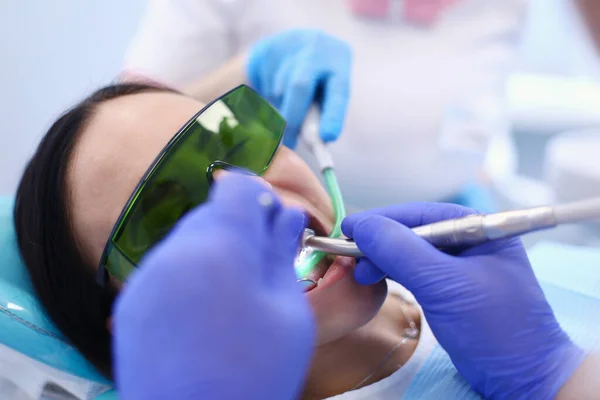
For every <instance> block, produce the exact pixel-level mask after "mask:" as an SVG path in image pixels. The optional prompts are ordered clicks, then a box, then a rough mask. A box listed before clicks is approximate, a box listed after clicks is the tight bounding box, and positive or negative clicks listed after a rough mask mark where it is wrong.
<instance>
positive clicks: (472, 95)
mask: <svg viewBox="0 0 600 400" xmlns="http://www.w3.org/2000/svg"><path fill="white" fill-rule="evenodd" d="M409 3H411V4H412V5H411V4H409ZM432 3H440V4H441V6H440V7H439V8H440V10H438V12H437V18H436V19H435V20H434V21H433V22H430V23H418V22H415V21H414V18H410V17H409V15H410V14H415V13H416V14H419V9H418V8H419V7H421V6H423V7H425V6H428V7H429V6H431V4H432ZM442 3H443V4H442ZM526 3H527V1H526V0H353V1H344V0H327V1H323V0H277V1H274V0H171V1H169V0H153V1H151V5H150V7H149V11H148V14H147V15H146V18H145V20H144V21H143V23H142V27H141V30H140V31H139V33H138V35H137V37H136V38H135V40H134V42H133V44H132V47H131V49H130V52H129V54H128V57H127V61H126V67H127V68H129V69H133V70H135V72H137V73H143V74H146V75H147V76H148V77H149V78H154V79H155V80H158V81H162V82H164V83H167V84H171V85H174V86H180V85H184V84H186V83H189V82H191V81H193V80H195V79H198V78H199V77H200V76H202V74H204V73H207V72H209V71H211V70H213V69H214V68H217V67H219V65H221V64H222V63H223V62H225V61H226V60H228V59H229V58H230V57H232V56H234V55H235V54H236V53H237V52H238V51H240V50H242V49H246V48H248V47H250V46H251V44H252V43H254V42H255V41H256V40H257V39H259V38H261V37H263V36H265V35H267V34H270V33H272V32H275V31H277V30H279V29H282V28H287V27H294V26H295V27H312V28H319V29H323V30H325V31H327V32H328V33H331V34H333V35H335V36H338V37H341V38H343V39H345V40H347V41H348V42H349V43H350V44H351V45H352V47H353V49H354V65H353V80H352V87H351V90H352V94H351V101H350V109H349V114H348V117H347V120H346V124H345V131H344V133H343V135H342V136H341V138H340V139H339V141H338V142H336V143H335V144H334V145H333V146H332V151H333V156H334V159H335V161H336V166H337V172H338V175H339V180H340V183H341V185H342V190H343V192H344V195H345V198H346V201H347V202H348V205H349V208H350V209H351V210H356V209H364V208H370V207H375V206H381V205H388V204H392V203H398V202H403V201H412V200H445V199H449V198H451V197H452V196H454V195H455V194H457V193H458V192H459V191H460V189H461V188H462V187H463V185H465V184H466V183H468V182H469V181H470V180H472V179H475V177H476V175H477V174H478V173H479V172H480V169H481V166H482V164H483V161H484V158H485V154H486V152H487V148H488V145H489V143H490V140H491V138H492V137H493V136H495V135H503V134H505V133H506V132H507V119H506V118H505V117H504V115H505V113H504V110H505V108H504V81H505V78H506V77H507V75H508V73H509V71H510V68H511V65H512V62H513V58H514V56H515V53H516V46H517V42H518V39H519V34H520V31H521V27H522V25H523V20H524V17H525V13H526ZM415 4H416V6H415ZM351 5H354V6H351ZM409 6H411V7H412V8H413V10H412V11H411V10H409ZM365 7H367V8H371V10H367V12H370V13H371V14H373V13H375V14H380V15H379V16H377V17H373V16H372V15H371V16H366V15H365V13H366V12H365V11H364V10H362V11H361V9H364V8H365ZM377 7H379V10H376V11H375V12H373V10H372V9H373V8H377ZM415 7H416V11H415ZM421 8H422V7H421ZM382 10H383V11H382ZM300 152H301V153H302V149H300Z"/></svg>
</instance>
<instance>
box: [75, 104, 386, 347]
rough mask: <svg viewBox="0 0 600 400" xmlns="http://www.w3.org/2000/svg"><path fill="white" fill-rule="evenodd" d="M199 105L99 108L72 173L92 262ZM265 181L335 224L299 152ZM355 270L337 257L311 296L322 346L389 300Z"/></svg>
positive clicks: (316, 217) (277, 164)
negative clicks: (355, 276) (355, 274)
mask: <svg viewBox="0 0 600 400" xmlns="http://www.w3.org/2000/svg"><path fill="white" fill-rule="evenodd" d="M201 107H202V104H201V103H198V102H197V101H195V100H192V99H190V98H187V97H184V96H181V95H177V94H172V93H165V92H155V93H142V94H136V95H130V96H125V97H121V98H118V99H114V100H111V101H108V102H106V103H104V104H102V105H101V106H100V107H99V110H98V112H97V113H96V114H95V116H94V117H93V118H92V120H91V121H90V123H89V125H88V126H87V127H86V129H85V131H84V132H83V134H82V135H81V137H80V139H79V141H78V143H77V144H76V146H75V152H74V154H73V156H72V159H71V163H70V168H69V173H68V175H69V176H68V182H69V192H70V200H71V212H72V220H73V227H74V231H75V236H76V239H77V240H78V243H79V245H80V246H81V248H82V250H83V252H84V254H85V255H86V256H87V257H88V260H87V261H88V262H89V263H91V264H92V265H97V264H98V263H99V260H100V256H101V253H102V250H103V248H104V245H105V244H106V241H107V239H108V236H109V234H110V232H111V230H112V227H113V225H114V224H115V222H116V220H117V218H118V216H119V214H120V212H121V210H122V208H123V206H124V205H125V203H126V201H127V199H128V198H129V196H130V195H131V193H132V192H133V190H134V188H135V186H136V184H137V183H138V181H139V180H140V178H141V177H142V175H143V174H144V173H145V171H146V169H147V168H148V166H149V165H150V164H151V163H152V161H153V160H154V158H155V157H156V156H157V154H158V153H159V152H160V150H161V149H162V148H163V147H164V146H165V145H166V143H167V142H168V141H169V139H171V137H172V136H173V134H174V133H175V132H177V131H178V129H179V128H180V127H181V126H183V125H184V124H185V123H186V122H187V121H188V120H189V119H190V118H191V117H192V116H193V115H194V114H195V113H196V112H197V111H198V110H199V109H200V108H201ZM116 177H118V179H116ZM264 179H265V180H267V181H268V182H269V183H270V184H271V185H272V186H273V188H274V190H275V191H276V192H277V193H278V194H279V195H280V196H281V198H282V200H283V202H284V203H286V204H288V205H296V206H301V207H302V208H304V209H305V210H307V211H308V213H309V214H310V215H311V216H312V217H313V218H312V219H313V224H314V225H316V226H315V227H317V228H321V229H325V230H328V229H330V228H331V226H332V224H333V211H332V209H331V205H330V202H329V198H328V196H327V193H326V192H325V190H324V189H323V188H322V186H321V185H320V183H319V181H318V179H317V178H316V177H315V176H314V174H313V173H312V172H311V170H310V169H309V168H308V166H307V165H306V164H305V163H304V162H303V161H302V160H301V159H300V158H299V157H298V156H297V155H296V153H294V152H293V151H291V150H290V149H288V148H285V147H282V148H280V150H279V151H278V153H277V155H276V157H275V159H274V161H273V163H272V164H271V166H270V168H269V170H268V171H267V173H266V174H265V175H264ZM352 269H353V261H352V260H349V259H344V258H337V259H336V261H335V262H334V267H332V268H330V271H329V272H330V273H329V274H328V275H327V276H326V277H325V278H324V280H323V281H322V284H320V285H319V287H317V288H315V289H313V290H311V291H310V292H308V293H307V296H308V297H309V300H310V302H311V304H312V306H313V309H314V311H315V314H316V317H317V323H318V327H319V334H318V341H319V344H324V343H328V342H331V341H333V340H335V339H337V338H339V337H341V336H344V335H346V334H347V333H349V332H351V331H353V330H355V329H356V328H358V327H360V326H362V325H363V324H364V323H366V322H368V321H369V320H371V319H372V318H373V316H374V315H375V314H376V313H377V311H378V310H379V307H380V306H381V304H382V303H383V300H384V298H385V295H386V286H385V283H384V282H382V283H381V284H379V285H375V286H360V285H358V284H357V283H356V282H355V281H354V279H353V277H352ZM320 273H321V275H322V274H323V273H324V268H321V271H320ZM318 277H319V276H317V277H316V278H318Z"/></svg>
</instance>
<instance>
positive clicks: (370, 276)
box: [354, 258, 386, 285]
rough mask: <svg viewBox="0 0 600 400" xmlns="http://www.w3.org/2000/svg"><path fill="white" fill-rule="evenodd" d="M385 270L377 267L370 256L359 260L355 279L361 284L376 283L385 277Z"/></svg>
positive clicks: (355, 269)
mask: <svg viewBox="0 0 600 400" xmlns="http://www.w3.org/2000/svg"><path fill="white" fill-rule="evenodd" d="M385 276H386V275H385V272H383V271H382V270H380V269H379V268H377V266H376V265H375V264H373V263H372V262H371V261H370V260H369V259H368V258H361V259H360V260H358V263H357V264H356V267H355V268H354V280H355V281H356V282H358V283H360V284H361V285H374V284H376V283H377V282H379V281H381V280H382V279H385Z"/></svg>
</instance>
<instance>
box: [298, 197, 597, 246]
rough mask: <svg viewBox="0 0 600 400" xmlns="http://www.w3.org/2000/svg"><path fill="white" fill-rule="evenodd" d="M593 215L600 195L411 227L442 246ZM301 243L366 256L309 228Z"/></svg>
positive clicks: (468, 243) (510, 234)
mask: <svg viewBox="0 0 600 400" xmlns="http://www.w3.org/2000/svg"><path fill="white" fill-rule="evenodd" d="M594 219H599V220H600V198H594V199H589V200H583V201H577V202H572V203H567V204H563V205H557V206H543V207H535V208H529V209H525V210H516V211H506V212H499V213H494V214H487V215H481V214H474V215H469V216H466V217H463V218H456V219H449V220H445V221H440V222H436V223H433V224H428V225H423V226H418V227H415V228H412V231H413V232H414V233H415V234H416V235H417V236H419V237H421V238H422V239H424V240H426V241H427V242H429V243H430V244H431V245H433V246H434V247H436V248H438V249H441V250H443V249H452V248H455V249H456V248H467V247H472V246H476V245H479V244H483V243H485V242H489V241H492V240H497V239H504V238H510V237H516V236H521V235H524V234H527V233H531V232H535V231H539V230H545V229H551V228H555V227H557V226H558V225H564V224H574V223H579V222H586V221H590V220H594ZM302 247H303V248H311V249H314V250H318V251H321V252H324V253H328V254H332V255H337V256H347V257H355V258H357V257H362V256H363V254H362V252H361V251H360V250H359V249H358V247H357V245H356V243H354V242H353V241H351V240H348V239H339V238H327V237H319V236H315V233H314V232H313V231H312V230H310V229H307V230H306V231H305V232H304V237H303V240H302Z"/></svg>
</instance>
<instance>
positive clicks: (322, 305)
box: [310, 274, 387, 346]
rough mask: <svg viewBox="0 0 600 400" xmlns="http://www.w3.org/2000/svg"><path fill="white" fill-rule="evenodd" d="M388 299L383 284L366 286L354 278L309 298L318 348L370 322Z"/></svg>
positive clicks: (351, 277)
mask: <svg viewBox="0 0 600 400" xmlns="http://www.w3.org/2000/svg"><path fill="white" fill-rule="evenodd" d="M386 296H387V284H386V282H385V280H384V281H381V282H379V283H378V284H375V285H370V286H363V285H359V284H358V283H356V281H355V280H354V277H353V276H352V274H349V275H347V276H344V278H342V279H341V280H340V281H338V282H336V283H335V284H334V285H331V286H330V287H327V288H326V289H325V290H323V291H322V292H321V293H319V296H314V297H310V301H311V304H312V307H313V310H314V312H315V317H316V319H317V345H318V346H319V345H323V344H325V343H330V342H332V341H335V340H337V339H339V338H341V337H343V336H346V335H348V334H350V333H352V332H353V331H355V330H357V329H358V328H360V327H361V326H363V325H365V324H367V323H368V322H369V321H371V320H372V319H373V318H374V317H375V315H377V313H378V312H379V310H380V309H381V306H382V305H383V302H384V301H385V298H386Z"/></svg>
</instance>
